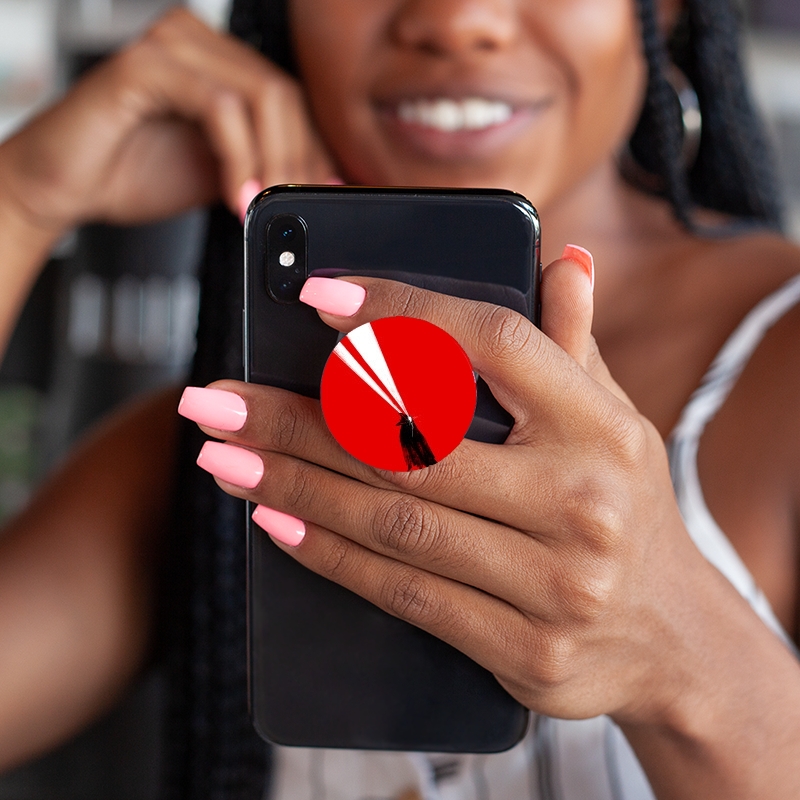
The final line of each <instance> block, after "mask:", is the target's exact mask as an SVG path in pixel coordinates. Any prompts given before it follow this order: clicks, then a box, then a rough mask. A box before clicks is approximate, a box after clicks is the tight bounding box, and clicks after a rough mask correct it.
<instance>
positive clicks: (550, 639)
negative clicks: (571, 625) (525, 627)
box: [529, 630, 576, 692]
mask: <svg viewBox="0 0 800 800" xmlns="http://www.w3.org/2000/svg"><path fill="white" fill-rule="evenodd" d="M575 651H576V648H575V643H574V641H573V640H572V638H571V637H570V636H568V635H567V634H565V633H563V632H562V631H556V630H553V631H549V632H548V633H547V634H546V635H542V636H540V637H539V641H538V645H537V648H536V652H535V653H534V654H533V658H532V659H531V663H530V667H529V669H530V670H531V673H532V677H533V679H534V681H535V682H536V683H537V684H538V685H539V686H540V687H541V688H543V689H545V690H547V691H550V692H552V691H555V690H557V689H559V688H560V687H562V686H563V685H564V684H565V683H566V682H567V681H568V680H569V678H570V676H571V673H572V665H573V664H574V663H575V656H576V652H575Z"/></svg>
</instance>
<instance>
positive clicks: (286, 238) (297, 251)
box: [266, 214, 308, 303]
mask: <svg viewBox="0 0 800 800" xmlns="http://www.w3.org/2000/svg"><path fill="white" fill-rule="evenodd" d="M307 246H308V230H307V228H306V224H305V222H304V221H303V220H302V219H301V218H300V217H298V216H296V215H295V214H281V215H280V216H277V217H274V218H273V219H272V220H270V222H269V225H268V226H267V254H266V255H267V265H266V266H267V289H268V290H269V293H270V295H271V296H272V298H273V299H274V300H277V301H278V302H279V303H296V302H297V300H298V298H299V296H300V291H301V289H302V288H303V284H304V283H305V280H306V274H307V261H306V254H307Z"/></svg>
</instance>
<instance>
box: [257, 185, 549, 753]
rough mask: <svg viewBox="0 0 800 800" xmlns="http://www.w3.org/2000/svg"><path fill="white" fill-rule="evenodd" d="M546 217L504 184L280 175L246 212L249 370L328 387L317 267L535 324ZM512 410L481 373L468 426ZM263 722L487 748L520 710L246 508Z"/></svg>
mask: <svg viewBox="0 0 800 800" xmlns="http://www.w3.org/2000/svg"><path fill="white" fill-rule="evenodd" d="M539 251H540V227H539V220H538V216H537V214H536V211H535V209H534V208H533V206H532V205H531V204H530V203H529V202H528V201H527V200H526V199H525V198H524V197H522V196H521V195H518V194H515V193H513V192H507V191H502V190H497V191H495V190H484V189H476V190H463V189H417V188H414V189H397V188H364V187H341V186H335V187H331V186H278V187H273V188H271V189H268V190H266V191H265V192H262V193H261V194H260V195H259V196H258V197H257V198H256V199H255V200H254V201H253V203H252V204H251V206H250V209H249V211H248V214H247V217H246V220H245V305H244V309H245V313H244V327H245V331H244V340H245V347H244V351H245V376H246V380H248V381H253V382H256V383H263V384H268V385H272V386H279V387H282V388H285V389H290V390H292V391H295V392H298V393H300V394H303V395H306V396H308V397H319V386H320V379H321V376H322V371H323V368H324V366H325V362H326V361H327V359H328V356H329V355H330V354H331V351H332V350H333V348H334V347H335V345H336V343H337V339H338V333H337V331H335V330H333V329H332V328H329V327H328V326H326V325H324V324H323V323H322V322H321V321H320V319H319V317H318V315H317V312H316V311H315V310H314V309H312V308H310V307H308V306H306V305H304V304H302V303H300V302H299V301H298V295H299V293H300V290H301V288H302V286H303V283H304V282H305V280H306V278H307V277H309V276H312V275H323V276H329V277H330V276H337V275H370V276H379V277H385V278H391V279H393V280H401V281H405V282H407V283H413V284H415V285H417V286H420V287H423V288H428V289H432V290H435V291H439V292H445V293H448V294H452V295H456V296H460V297H464V298H467V299H475V300H486V301H488V302H492V303H498V304H503V305H506V306H509V307H510V308H513V309H515V310H517V311H519V312H520V313H522V314H524V315H525V316H527V317H529V318H530V319H532V320H533V321H534V322H537V323H538V317H539V292H538V287H539V279H540V257H539ZM512 425H513V419H512V418H511V417H510V416H509V414H508V413H507V412H506V411H505V410H504V409H503V408H502V407H501V406H500V405H499V404H498V403H497V401H496V400H495V399H494V397H493V396H492V394H491V392H490V391H489V389H488V387H487V386H486V385H485V384H484V383H483V382H482V381H480V380H479V382H478V402H477V407H476V413H475V419H474V421H473V424H472V426H471V427H470V429H469V432H468V433H467V436H469V437H471V438H474V439H479V440H482V441H489V442H502V441H503V440H504V439H505V437H506V436H507V434H508V432H509V430H510V428H511V426H512ZM248 559H249V563H248V657H249V670H250V673H249V680H250V711H251V715H252V718H253V722H254V725H255V727H256V730H257V731H258V732H259V733H260V735H261V736H262V737H263V738H265V739H266V740H268V741H271V742H274V743H276V744H282V745H299V746H314V747H344V748H355V749H380V750H416V751H433V752H474V753H490V752H498V751H501V750H505V749H507V748H509V747H511V746H512V745H514V744H515V743H516V742H517V741H519V739H520V738H521V737H522V735H523V734H524V732H525V729H526V725H527V716H528V714H527V710H526V709H525V708H524V707H523V706H521V705H520V704H519V703H517V702H516V701H515V700H514V699H513V698H512V697H511V696H510V695H509V694H507V693H506V692H505V690H504V689H503V688H502V687H501V686H500V684H499V683H498V682H497V681H496V680H495V678H494V676H493V675H492V674H491V673H490V672H488V671H487V670H485V669H484V668H483V667H480V666H479V665H478V664H476V663H475V662H474V661H472V660H471V659H469V658H468V657H467V656H465V655H464V654H463V653H461V652H459V651H458V650H456V649H454V648H452V647H450V646H449V645H447V644H445V643H444V642H442V641H440V640H439V639H436V638H435V637H433V636H431V635H430V634H428V633H426V632H424V631H422V630H420V629H418V628H415V627H414V626H412V625H410V624H408V623H406V622H403V621H402V620H399V619H397V618H395V617H392V616H391V615H389V614H386V613H385V612H383V611H381V610H380V609H378V608H376V607H375V606H373V605H372V604H370V603H368V602H367V601H366V600H364V599H362V598H361V597H358V596H357V595H355V594H353V593H352V592H350V591H348V590H347V589H344V588H342V587H341V586H339V585H337V584H334V583H332V582H330V581H328V580H326V579H324V578H322V577H320V576H318V575H316V574H314V573H312V572H310V571H309V570H307V569H305V568H304V567H302V566H300V565H299V564H297V563H296V562H295V561H294V560H293V559H292V558H290V557H289V556H287V555H286V554H285V553H283V552H282V551H281V550H279V549H278V548H277V547H275V545H274V544H273V543H272V542H271V541H270V540H269V537H268V536H267V535H266V533H264V532H263V531H262V530H261V529H260V528H258V527H257V526H256V525H255V524H253V523H252V521H251V520H250V518H249V513H248Z"/></svg>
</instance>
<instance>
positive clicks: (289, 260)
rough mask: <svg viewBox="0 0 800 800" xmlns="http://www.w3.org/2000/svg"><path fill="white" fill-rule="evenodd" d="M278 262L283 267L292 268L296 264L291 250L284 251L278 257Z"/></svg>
mask: <svg viewBox="0 0 800 800" xmlns="http://www.w3.org/2000/svg"><path fill="white" fill-rule="evenodd" d="M278 262H279V263H280V265H281V266H282V267H291V266H292V265H293V264H294V253H293V252H292V251H291V250H284V251H283V252H282V253H281V254H280V256H279V257H278Z"/></svg>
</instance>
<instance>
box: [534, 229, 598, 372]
mask: <svg viewBox="0 0 800 800" xmlns="http://www.w3.org/2000/svg"><path fill="white" fill-rule="evenodd" d="M593 290H594V260H593V259H592V254H591V253H590V252H589V251H588V250H584V248H582V247H578V246H577V245H574V244H568V245H567V246H566V247H565V248H564V252H563V254H562V256H561V258H559V259H558V260H557V261H553V262H552V263H551V264H549V265H548V266H547V267H545V269H544V272H543V273H542V331H543V332H544V333H545V334H546V335H547V336H549V337H550V338H551V339H552V340H553V341H554V342H555V343H556V344H557V345H558V346H559V347H560V348H561V349H562V350H564V351H565V352H566V353H567V354H568V355H570V356H572V358H574V359H575V361H577V362H578V364H580V365H581V366H582V367H583V368H584V369H586V368H587V366H588V361H589V356H590V354H591V349H592V315H593V313H594V298H593V295H592V292H593Z"/></svg>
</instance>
